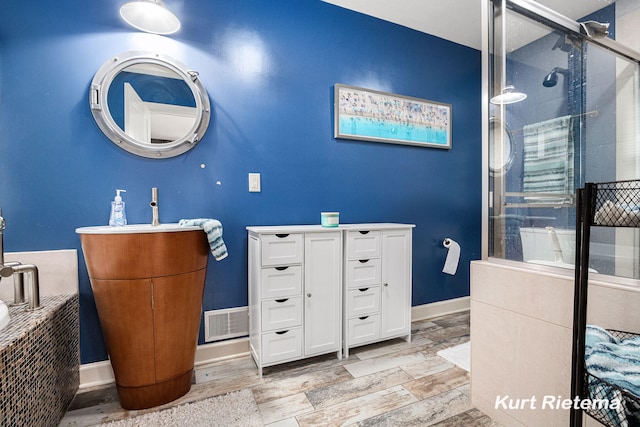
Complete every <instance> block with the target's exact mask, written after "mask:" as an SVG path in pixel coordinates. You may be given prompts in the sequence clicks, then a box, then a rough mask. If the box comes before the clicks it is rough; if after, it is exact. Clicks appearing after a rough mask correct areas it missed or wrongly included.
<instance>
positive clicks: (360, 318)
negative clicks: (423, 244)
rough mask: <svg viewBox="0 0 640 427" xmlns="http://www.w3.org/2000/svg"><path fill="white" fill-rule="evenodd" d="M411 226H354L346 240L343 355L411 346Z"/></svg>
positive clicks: (348, 231)
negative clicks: (389, 342) (376, 345)
mask: <svg viewBox="0 0 640 427" xmlns="http://www.w3.org/2000/svg"><path fill="white" fill-rule="evenodd" d="M412 228H413V226H412V225H403V224H361V225H358V224H354V225H352V226H349V229H348V230H347V231H346V237H345V251H344V252H345V265H346V266H347V268H346V269H345V280H344V298H345V305H344V325H345V326H344V350H343V353H344V355H345V357H348V355H349V348H351V347H355V346H358V345H363V344H369V343H373V342H376V341H381V340H386V339H390V338H396V337H403V336H404V337H406V340H407V341H410V340H411V247H412V245H411V238H412Z"/></svg>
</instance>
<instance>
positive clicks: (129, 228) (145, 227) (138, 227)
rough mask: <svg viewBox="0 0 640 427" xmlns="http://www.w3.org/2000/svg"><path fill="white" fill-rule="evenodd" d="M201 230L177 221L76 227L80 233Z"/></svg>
mask: <svg viewBox="0 0 640 427" xmlns="http://www.w3.org/2000/svg"><path fill="white" fill-rule="evenodd" d="M191 230H201V228H200V227H195V226H189V227H185V226H181V225H178V224H177V223H170V224H160V225H155V226H154V225H151V224H130V225H125V226H124V227H111V226H108V225H99V226H95V227H81V228H77V229H76V233H78V234H130V233H161V232H174V231H191Z"/></svg>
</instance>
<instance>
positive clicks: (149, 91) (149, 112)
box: [90, 51, 210, 158]
mask: <svg viewBox="0 0 640 427" xmlns="http://www.w3.org/2000/svg"><path fill="white" fill-rule="evenodd" d="M90 103H91V111H92V113H93V116H94V118H95V120H96V123H97V124H98V126H99V127H100V129H102V131H103V132H104V134H105V135H106V136H107V137H108V138H109V139H111V140H112V141H113V142H114V143H116V144H117V145H118V146H119V147H121V148H122V149H124V150H127V151H129V152H131V153H134V154H137V155H140V156H143V157H149V158H166V157H174V156H177V155H179V154H182V153H184V152H186V151H187V150H189V149H191V148H193V147H194V146H195V145H196V144H197V143H198V142H199V141H200V140H201V139H202V136H203V135H204V133H205V131H206V129H207V127H208V124H209V119H210V104H209V97H208V95H207V92H206V89H205V88H204V86H203V85H202V84H201V82H200V80H199V78H198V73H197V72H195V71H193V70H189V69H187V68H186V66H184V65H182V64H181V63H180V62H178V61H176V60H174V59H171V58H169V57H166V56H162V55H157V54H152V53H147V52H138V51H135V52H126V53H124V54H122V55H118V56H117V57H115V58H112V59H110V60H109V61H107V62H106V63H105V64H104V65H103V66H102V67H101V68H100V70H98V72H97V73H96V75H95V77H94V79H93V82H92V84H91V94H90Z"/></svg>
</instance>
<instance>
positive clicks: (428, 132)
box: [334, 83, 451, 149]
mask: <svg viewBox="0 0 640 427" xmlns="http://www.w3.org/2000/svg"><path fill="white" fill-rule="evenodd" d="M334 110H335V118H334V137H335V138H340V139H356V140H362V141H375V142H386V143H391V144H406V145H417V146H421V147H435V148H446V149H450V148H451V105H450V104H444V103H441V102H435V101H428V100H426V99H419V98H413V97H410V96H402V95H395V94H392V93H386V92H380V91H377V90H370V89H364V88H360V87H354V86H347V85H343V84H339V83H336V84H335V95H334Z"/></svg>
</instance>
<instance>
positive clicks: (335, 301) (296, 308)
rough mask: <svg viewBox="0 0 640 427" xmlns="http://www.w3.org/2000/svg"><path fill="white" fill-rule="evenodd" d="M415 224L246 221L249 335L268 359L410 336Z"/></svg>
mask: <svg viewBox="0 0 640 427" xmlns="http://www.w3.org/2000/svg"><path fill="white" fill-rule="evenodd" d="M413 227H414V226H413V225H410V224H348V225H340V226H339V227H334V228H323V227H321V226H320V225H299V226H295V225H291V226H273V227H269V226H263V227H247V230H248V232H249V266H248V268H249V271H248V273H249V317H250V318H249V342H250V347H251V354H252V356H253V358H254V360H255V362H256V365H257V366H258V371H259V374H260V375H261V376H262V368H263V367H264V366H271V365H276V364H279V363H285V362H290V361H293V360H297V359H302V358H305V357H311V356H316V355H320V354H326V353H331V352H334V351H335V352H336V354H337V357H338V358H341V357H342V354H343V351H344V354H348V349H349V348H350V347H354V346H358V345H363V344H369V343H373V342H376V341H380V340H386V339H389V338H395V337H401V336H405V337H406V339H407V341H409V340H410V338H411V232H412V228H413Z"/></svg>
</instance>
